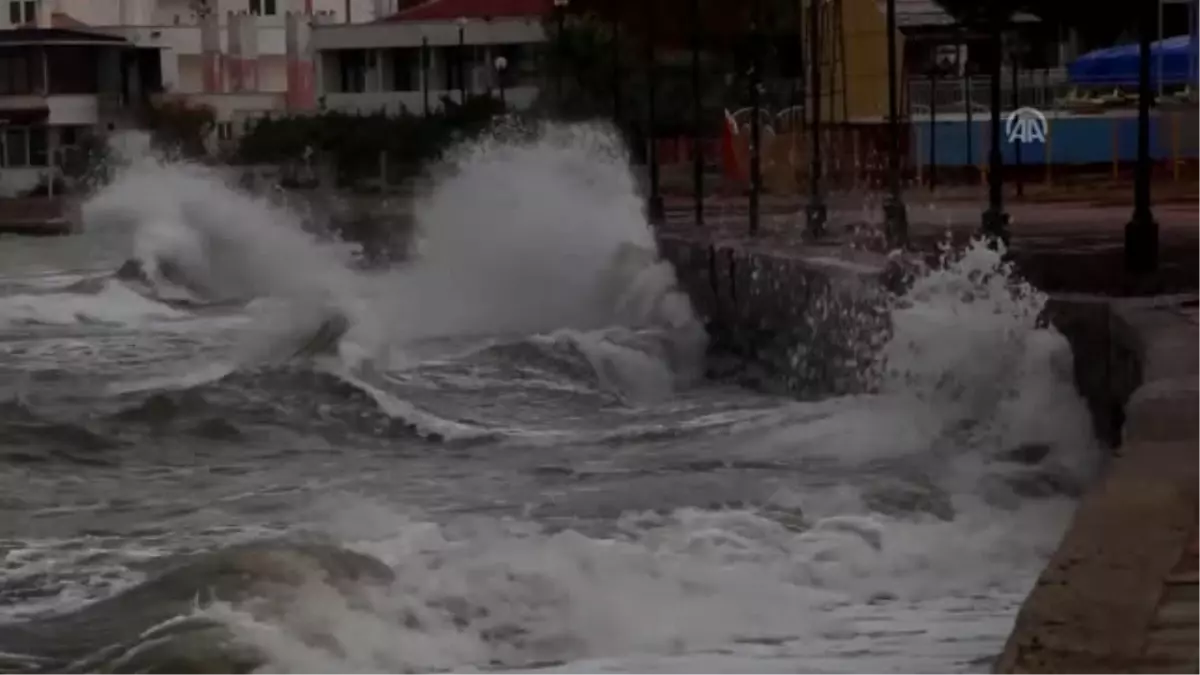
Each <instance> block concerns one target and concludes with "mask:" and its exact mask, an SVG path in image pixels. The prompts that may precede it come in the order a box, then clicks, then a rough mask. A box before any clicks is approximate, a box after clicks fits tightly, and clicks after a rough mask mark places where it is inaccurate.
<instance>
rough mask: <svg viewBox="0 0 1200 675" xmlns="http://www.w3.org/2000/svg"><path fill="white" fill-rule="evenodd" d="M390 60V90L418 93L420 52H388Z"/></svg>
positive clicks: (414, 50)
mask: <svg viewBox="0 0 1200 675" xmlns="http://www.w3.org/2000/svg"><path fill="white" fill-rule="evenodd" d="M388 51H389V55H390V56H391V60H392V90H393V91H418V90H419V89H420V88H421V50H420V49H391V50H388Z"/></svg>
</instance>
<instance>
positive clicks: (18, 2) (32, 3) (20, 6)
mask: <svg viewBox="0 0 1200 675" xmlns="http://www.w3.org/2000/svg"><path fill="white" fill-rule="evenodd" d="M35 21H37V0H9V3H8V22H9V23H11V24H12V25H14V26H23V25H25V24H27V23H34V22H35Z"/></svg>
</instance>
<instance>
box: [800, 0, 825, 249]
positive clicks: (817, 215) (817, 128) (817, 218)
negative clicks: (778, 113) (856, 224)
mask: <svg viewBox="0 0 1200 675" xmlns="http://www.w3.org/2000/svg"><path fill="white" fill-rule="evenodd" d="M820 1H821V0H812V4H811V5H810V8H809V12H810V14H809V17H808V39H809V58H808V67H809V71H810V73H811V74H810V76H809V82H810V83H811V85H812V126H811V127H810V130H811V132H812V135H811V141H810V145H811V146H812V148H811V151H812V157H811V158H810V160H811V166H810V168H809V175H808V180H809V195H808V206H807V207H806V208H805V221H806V222H805V225H806V227H807V229H808V234H809V235H810V236H812V237H813V238H817V237H821V236H822V235H824V234H825V220H826V218H827V216H828V212H827V211H826V208H825V201H824V199H823V198H822V196H821V98H822V97H821V93H822V92H821V29H820V25H821V9H820Z"/></svg>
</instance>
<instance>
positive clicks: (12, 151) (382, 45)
mask: <svg viewBox="0 0 1200 675" xmlns="http://www.w3.org/2000/svg"><path fill="white" fill-rule="evenodd" d="M553 1H554V0H0V196H13V195H16V194H23V193H26V192H28V191H29V190H30V189H32V188H33V187H34V186H36V185H37V184H38V183H39V182H44V181H46V180H48V178H50V177H52V176H53V175H54V174H55V172H56V167H57V166H58V164H59V160H60V158H61V157H62V154H63V151H64V150H65V149H67V148H70V147H71V146H72V145H74V144H75V143H76V141H77V139H79V138H81V137H82V136H83V132H84V131H85V130H88V129H97V128H99V129H104V130H107V129H113V128H121V127H124V126H128V125H132V124H135V123H136V120H137V115H136V113H137V111H139V110H141V109H142V107H143V106H144V105H145V104H146V103H148V102H150V101H151V100H152V99H154V98H155V97H164V96H165V97H173V96H179V97H185V98H186V99H187V100H188V101H190V102H194V103H201V104H204V105H207V106H209V107H211V108H212V109H213V110H214V111H215V113H216V116H217V120H218V133H219V134H220V135H221V136H225V137H229V136H234V135H236V134H237V133H238V131H240V130H241V129H242V128H244V124H245V122H246V121H248V120H250V119H254V118H257V117H260V116H263V115H270V114H285V113H296V112H305V111H313V110H317V109H321V108H325V109H342V110H359V111H364V112H366V111H377V110H380V109H385V110H388V111H391V112H396V111H398V110H399V109H401V108H405V109H407V110H409V111H412V112H419V111H421V110H424V109H426V107H427V106H437V105H440V102H441V100H442V98H443V97H444V96H450V97H452V98H458V97H461V96H463V95H464V94H465V95H471V94H473V93H479V92H483V91H496V90H498V89H500V88H503V89H504V91H505V95H506V97H507V100H508V102H509V103H510V104H512V105H515V106H523V105H528V104H530V103H531V102H532V101H533V100H534V98H535V97H536V94H537V78H538V75H537V73H538V72H539V63H538V60H539V57H540V53H541V48H540V47H541V43H543V42H545V40H546V36H545V34H544V31H543V28H542V19H543V18H544V16H545V15H546V14H547V13H548V12H549V11H552V7H553Z"/></svg>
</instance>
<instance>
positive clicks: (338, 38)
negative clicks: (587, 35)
mask: <svg viewBox="0 0 1200 675" xmlns="http://www.w3.org/2000/svg"><path fill="white" fill-rule="evenodd" d="M553 10H554V2H553V0H427V1H425V2H411V0H410V2H409V3H408V6H407V7H405V8H404V9H402V10H401V11H399V12H396V13H395V14H392V15H390V16H387V17H385V18H383V19H381V20H379V21H374V22H371V23H369V24H364V25H346V24H338V23H323V24H321V25H318V26H317V27H316V28H315V29H314V30H313V33H312V48H313V51H314V53H315V58H316V64H317V73H316V75H317V81H318V89H319V91H320V92H321V94H320V100H319V103H320V105H322V106H323V107H325V108H328V109H336V110H357V111H361V112H370V111H380V110H384V111H387V112H389V113H395V112H398V111H399V110H401V109H404V110H407V111H409V112H414V113H421V112H424V111H425V110H427V109H430V108H436V107H438V106H440V105H441V101H442V100H443V99H444V98H449V99H451V100H461V99H462V97H463V96H471V95H475V94H480V93H486V92H491V93H492V94H493V95H499V94H500V92H501V91H503V95H504V96H505V100H506V102H507V103H508V104H509V105H511V106H513V107H517V108H522V107H527V106H529V105H530V104H532V103H533V101H534V99H535V98H536V97H537V92H538V85H539V83H540V81H541V78H542V70H543V69H542V67H541V54H542V48H543V45H544V43H545V42H546V39H547V36H546V32H545V29H544V28H543V19H544V18H545V17H546V16H547V15H548V14H549V13H550V12H552V11H553Z"/></svg>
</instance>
